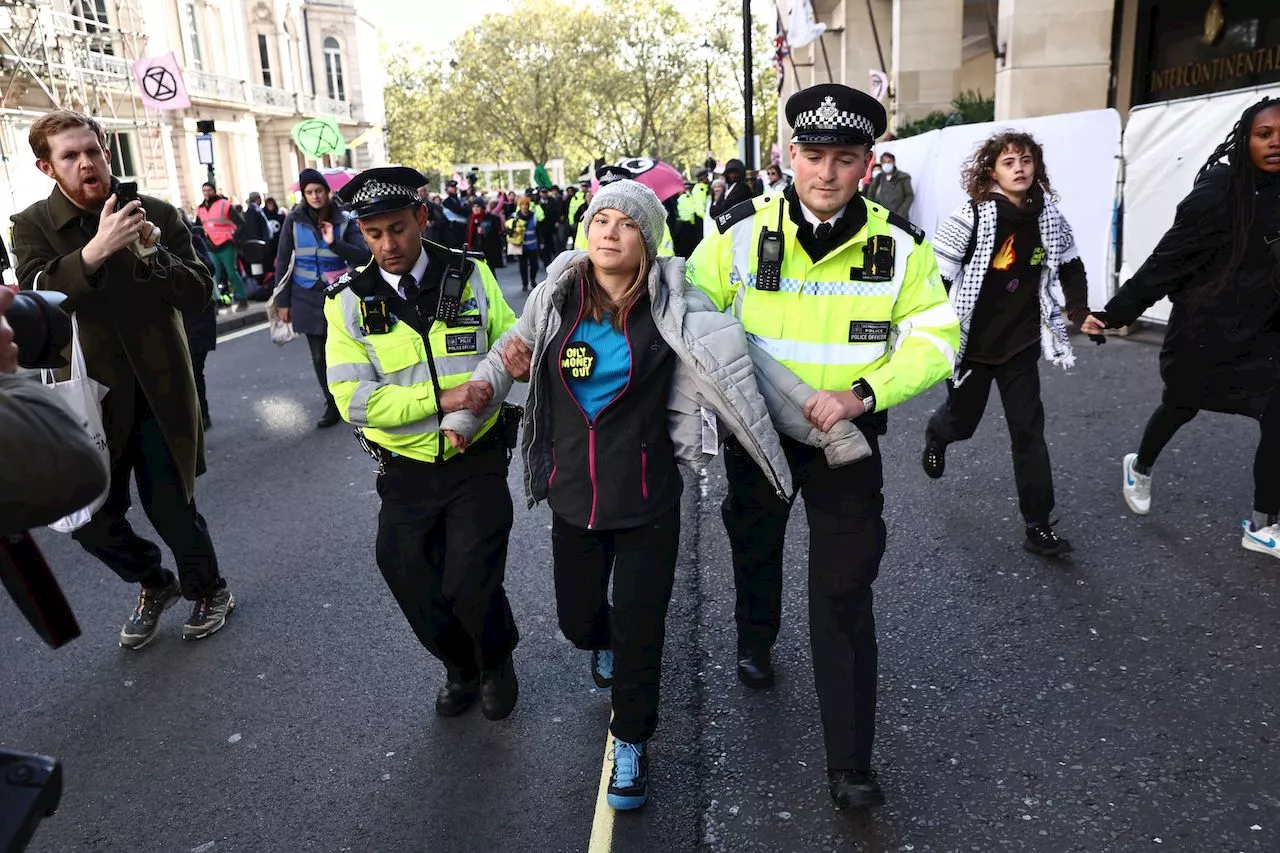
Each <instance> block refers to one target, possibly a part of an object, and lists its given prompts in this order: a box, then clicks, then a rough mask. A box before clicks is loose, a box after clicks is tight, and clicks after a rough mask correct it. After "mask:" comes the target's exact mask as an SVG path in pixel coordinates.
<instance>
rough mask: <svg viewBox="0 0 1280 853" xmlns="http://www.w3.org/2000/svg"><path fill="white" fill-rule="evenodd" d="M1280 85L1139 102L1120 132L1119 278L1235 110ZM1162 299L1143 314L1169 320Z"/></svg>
mask: <svg viewBox="0 0 1280 853" xmlns="http://www.w3.org/2000/svg"><path fill="white" fill-rule="evenodd" d="M1267 95H1270V96H1271V97H1280V86H1270V87H1263V88H1258V89H1246V90H1242V91H1235V92H1223V93H1221V94H1216V95H1207V96H1205V97H1202V98H1186V99H1183V100H1178V101H1168V102H1166V103H1162V104H1152V105H1150V106H1143V107H1138V108H1137V109H1135V110H1133V111H1132V112H1130V113H1129V124H1128V126H1126V127H1125V131H1124V157H1125V188H1124V248H1123V252H1122V256H1123V257H1122V264H1121V266H1120V281H1121V282H1122V283H1123V282H1125V281H1128V279H1129V277H1130V276H1132V275H1133V274H1134V273H1135V272H1137V271H1138V268H1139V267H1141V266H1142V263H1143V261H1145V260H1146V259H1147V256H1148V255H1150V254H1151V252H1152V251H1153V250H1154V249H1155V247H1156V244H1157V243H1159V242H1160V238H1161V237H1163V236H1164V233H1165V232H1166V231H1168V230H1169V226H1171V225H1172V224H1173V217H1174V213H1175V212H1176V211H1177V207H1178V202H1180V201H1182V199H1183V198H1185V197H1186V195H1187V193H1189V192H1191V187H1192V185H1193V184H1194V183H1195V177H1196V173H1197V172H1199V171H1200V167H1201V166H1203V165H1204V162H1205V160H1207V159H1209V155H1210V154H1212V153H1213V150H1214V149H1215V148H1217V147H1218V144H1219V143H1221V142H1222V140H1223V139H1224V138H1226V135H1227V132H1228V131H1229V130H1231V128H1232V127H1234V126H1235V123H1236V121H1238V120H1239V118H1240V114H1241V113H1243V112H1244V111H1245V110H1246V109H1247V108H1248V107H1249V106H1251V105H1252V104H1254V103H1255V102H1257V101H1260V100H1261V99H1262V98H1263V97H1265V96H1267ZM1169 307H1170V306H1169V302H1168V300H1161V301H1160V302H1159V303H1157V304H1156V305H1154V306H1152V308H1151V310H1150V311H1148V312H1147V313H1146V314H1145V315H1144V316H1146V317H1147V318H1149V319H1152V320H1157V321H1159V322H1162V323H1163V322H1166V321H1167V320H1168V319H1169Z"/></svg>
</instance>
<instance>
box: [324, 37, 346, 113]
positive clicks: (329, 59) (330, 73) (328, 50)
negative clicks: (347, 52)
mask: <svg viewBox="0 0 1280 853" xmlns="http://www.w3.org/2000/svg"><path fill="white" fill-rule="evenodd" d="M324 79H325V81H326V82H327V83H328V84H329V97H330V98H333V99H334V100H335V101H345V100H346V99H347V90H346V87H345V86H344V85H343V82H342V48H340V47H339V46H338V40H337V39H336V38H333V37H332V36H330V37H329V38H327V39H325V40H324Z"/></svg>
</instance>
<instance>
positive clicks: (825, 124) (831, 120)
mask: <svg viewBox="0 0 1280 853" xmlns="http://www.w3.org/2000/svg"><path fill="white" fill-rule="evenodd" d="M838 130H856V131H858V132H859V133H863V134H866V136H867V137H868V138H870V139H875V138H876V126H875V125H874V124H872V123H871V119H869V118H867V117H866V116H864V115H858V114H857V113H851V112H847V111H846V110H833V109H832V108H831V107H818V108H817V109H813V110H805V111H804V112H802V113H800V114H798V115H797V116H796V121H795V125H794V126H793V131H794V132H795V133H814V132H816V131H838Z"/></svg>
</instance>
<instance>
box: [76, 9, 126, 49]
mask: <svg viewBox="0 0 1280 853" xmlns="http://www.w3.org/2000/svg"><path fill="white" fill-rule="evenodd" d="M69 8H70V10H71V18H72V25H73V26H74V27H75V28H76V29H77V30H79V31H80V32H82V33H85V34H86V35H89V36H97V38H91V39H90V40H89V49H90V50H92V51H94V52H96V53H105V54H108V55H112V54H114V53H115V47H114V46H113V45H112V44H111V35H110V29H109V22H108V20H107V0H71V3H70V6H69Z"/></svg>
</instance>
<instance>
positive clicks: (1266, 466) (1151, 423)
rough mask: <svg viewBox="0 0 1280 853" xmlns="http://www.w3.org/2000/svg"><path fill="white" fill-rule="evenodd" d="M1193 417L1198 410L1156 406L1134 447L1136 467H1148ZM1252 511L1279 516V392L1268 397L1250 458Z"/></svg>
mask: <svg viewBox="0 0 1280 853" xmlns="http://www.w3.org/2000/svg"><path fill="white" fill-rule="evenodd" d="M1197 414H1199V410H1198V409H1186V408H1179V407H1176V406H1166V405H1164V404H1161V405H1159V406H1157V407H1156V410H1155V411H1154V412H1152V413H1151V419H1150V420H1148V421H1147V427H1146V429H1145V430H1144V431H1143V433H1142V443H1141V444H1140V445H1138V464H1139V465H1141V466H1143V467H1144V468H1148V469H1149V468H1151V466H1152V465H1154V464H1155V463H1156V459H1158V458H1159V456H1160V451H1162V450H1164V448H1165V445H1167V444H1168V443H1169V442H1170V441H1171V440H1172V439H1173V437H1174V435H1176V434H1177V432H1178V430H1179V429H1181V428H1182V427H1184V426H1186V425H1187V424H1188V423H1190V422H1191V420H1192V419H1193V418H1194V417H1195V416H1196V415H1197ZM1253 508H1254V510H1255V511H1257V512H1262V513H1266V514H1267V515H1280V392H1276V393H1273V394H1272V395H1271V399H1270V401H1269V402H1268V404H1267V410H1266V412H1264V413H1263V416H1262V438H1261V440H1260V441H1259V442H1258V449H1257V450H1256V451H1255V452H1254V456H1253Z"/></svg>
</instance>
